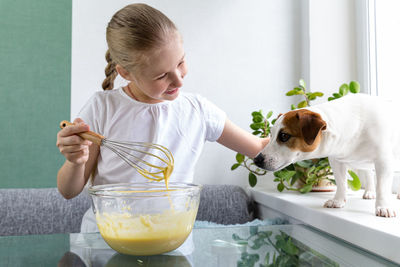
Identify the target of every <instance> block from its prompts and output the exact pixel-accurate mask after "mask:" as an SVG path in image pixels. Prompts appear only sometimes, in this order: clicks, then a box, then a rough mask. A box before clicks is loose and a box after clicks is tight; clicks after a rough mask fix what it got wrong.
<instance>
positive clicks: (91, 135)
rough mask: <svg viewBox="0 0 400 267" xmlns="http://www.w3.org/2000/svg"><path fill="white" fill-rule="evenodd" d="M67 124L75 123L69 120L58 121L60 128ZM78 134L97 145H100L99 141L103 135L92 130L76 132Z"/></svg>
mask: <svg viewBox="0 0 400 267" xmlns="http://www.w3.org/2000/svg"><path fill="white" fill-rule="evenodd" d="M69 125H75V123H72V122H69V121H62V122H60V128H61V129H64V128H65V127H66V126H69ZM78 135H79V136H80V137H82V138H83V139H85V140H89V141H91V142H93V143H95V144H97V145H99V146H100V145H101V141H102V140H103V139H104V136H102V135H100V134H98V133H95V132H92V131H87V132H84V133H78Z"/></svg>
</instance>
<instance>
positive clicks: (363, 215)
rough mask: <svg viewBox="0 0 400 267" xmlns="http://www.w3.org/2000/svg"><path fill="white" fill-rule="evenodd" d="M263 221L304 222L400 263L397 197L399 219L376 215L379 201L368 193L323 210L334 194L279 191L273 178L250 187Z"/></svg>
mask: <svg viewBox="0 0 400 267" xmlns="http://www.w3.org/2000/svg"><path fill="white" fill-rule="evenodd" d="M249 190H250V193H251V195H252V197H253V199H254V200H255V201H256V202H257V204H258V205H259V212H260V214H259V215H260V217H261V218H262V219H267V218H272V217H276V216H279V217H284V218H286V219H289V220H292V222H296V220H297V221H300V222H302V223H305V224H308V225H310V226H313V227H315V228H317V229H319V230H321V231H324V232H327V233H329V234H331V235H333V236H335V237H338V238H340V239H343V240H345V241H347V242H349V243H352V244H353V245H356V246H358V247H361V248H363V249H365V250H368V251H370V252H372V253H375V254H377V255H380V256H382V257H384V258H386V259H389V260H391V261H394V262H396V263H400V253H399V248H400V200H399V199H396V195H394V194H393V199H394V204H395V209H396V213H397V217H396V218H382V217H377V216H375V200H364V199H362V194H363V192H364V190H359V191H357V192H354V191H351V190H349V191H348V193H347V203H346V206H345V207H344V208H342V209H328V208H323V204H324V203H325V201H326V200H328V199H330V198H332V197H333V196H334V192H328V193H319V192H318V193H317V192H310V193H308V194H304V195H303V194H300V193H297V192H292V191H284V192H281V193H280V192H278V191H277V190H276V183H275V182H273V181H272V179H271V177H265V179H263V181H262V183H260V184H258V185H257V186H256V187H254V188H250V189H249Z"/></svg>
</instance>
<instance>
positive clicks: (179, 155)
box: [78, 88, 226, 185]
mask: <svg viewBox="0 0 400 267" xmlns="http://www.w3.org/2000/svg"><path fill="white" fill-rule="evenodd" d="M78 117H80V118H81V119H83V121H84V122H85V123H87V124H88V125H89V126H90V129H91V130H92V131H95V132H97V133H99V134H101V135H103V136H105V137H106V138H107V139H110V140H114V141H130V142H150V143H155V144H160V145H163V146H165V147H166V148H168V149H169V150H170V151H171V152H172V155H173V157H174V159H175V163H174V170H173V172H172V175H171V177H170V181H171V182H186V183H190V182H193V176H194V168H195V165H196V162H197V160H198V158H199V156H200V153H201V151H202V150H203V146H204V143H205V142H206V141H216V140H217V139H218V138H219V137H220V136H221V134H222V131H223V129H224V125H225V120H226V115H225V113H224V112H223V111H222V110H221V109H219V108H218V107H216V106H215V105H214V104H212V103H211V102H209V101H208V100H207V99H205V98H204V97H201V96H199V95H195V94H190V93H180V95H179V96H178V97H177V99H175V100H173V101H164V102H161V103H157V104H147V103H141V102H138V101H136V100H134V99H132V98H131V97H129V96H128V95H127V94H126V93H125V92H124V91H123V89H122V88H119V89H114V90H109V91H102V92H97V93H95V94H94V96H92V97H91V99H90V100H89V101H88V103H87V104H86V105H85V106H84V107H83V109H82V110H81V111H80V113H79V115H78ZM146 181H148V180H147V179H146V178H144V177H143V176H141V175H140V174H138V172H137V171H136V170H135V169H134V168H132V167H131V166H129V165H128V164H127V163H125V162H124V161H123V160H122V159H121V158H120V157H118V156H117V155H116V154H115V153H114V152H112V151H111V150H109V149H108V148H106V147H104V146H101V147H100V154H99V157H98V162H97V170H96V171H95V176H94V182H93V184H94V185H98V184H109V183H123V182H146Z"/></svg>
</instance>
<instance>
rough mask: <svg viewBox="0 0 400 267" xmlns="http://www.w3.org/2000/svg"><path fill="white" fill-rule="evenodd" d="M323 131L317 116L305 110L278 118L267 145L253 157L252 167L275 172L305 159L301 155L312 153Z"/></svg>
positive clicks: (294, 111) (324, 123)
mask: <svg viewBox="0 0 400 267" xmlns="http://www.w3.org/2000/svg"><path fill="white" fill-rule="evenodd" d="M326 127H327V125H326V122H325V121H324V120H323V119H322V117H321V115H320V114H318V113H316V112H313V111H310V110H307V109H300V110H293V111H289V112H287V113H285V114H283V115H281V116H279V117H278V119H277V121H276V122H275V125H274V126H273V127H272V129H271V139H270V142H269V144H268V145H267V146H266V147H265V148H264V149H263V150H262V151H261V153H260V154H259V155H258V156H257V157H256V159H255V163H256V164H257V166H259V167H261V168H264V169H267V170H272V171H274V170H278V169H281V168H283V167H285V166H287V165H289V164H290V163H293V162H296V161H299V160H302V159H304V158H303V156H302V155H305V154H304V153H306V152H312V151H314V150H315V149H316V148H317V147H318V146H319V144H320V142H321V138H322V131H323V130H325V129H326Z"/></svg>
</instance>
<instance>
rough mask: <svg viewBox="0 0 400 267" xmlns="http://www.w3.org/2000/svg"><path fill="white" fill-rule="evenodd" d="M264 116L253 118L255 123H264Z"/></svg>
mask: <svg viewBox="0 0 400 267" xmlns="http://www.w3.org/2000/svg"><path fill="white" fill-rule="evenodd" d="M263 119H264V118H263V116H260V115H257V116H253V122H256V123H258V122H262V121H263Z"/></svg>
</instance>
